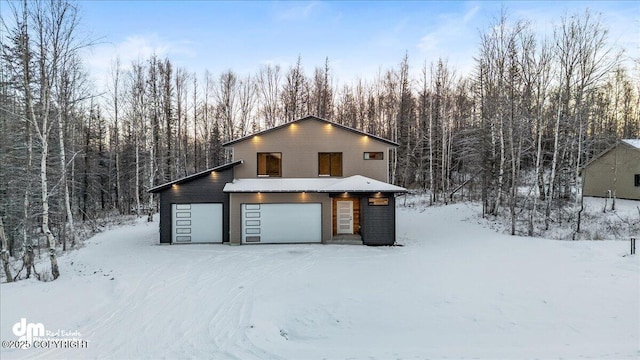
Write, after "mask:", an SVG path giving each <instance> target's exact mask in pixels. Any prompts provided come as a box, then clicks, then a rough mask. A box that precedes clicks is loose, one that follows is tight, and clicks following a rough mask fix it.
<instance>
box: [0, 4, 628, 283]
mask: <svg viewBox="0 0 640 360" xmlns="http://www.w3.org/2000/svg"><path fill="white" fill-rule="evenodd" d="M9 4H11V6H12V7H13V8H12V9H11V10H12V11H11V14H12V15H11V16H12V18H11V19H2V22H1V24H0V25H1V26H2V32H1V36H2V38H1V41H2V52H1V60H0V84H1V87H0V219H1V220H2V222H0V236H1V237H2V240H3V241H2V257H3V259H4V260H5V264H6V261H8V259H9V257H10V256H11V257H13V258H21V259H23V263H24V268H25V269H24V271H23V275H24V274H25V272H28V274H30V271H31V269H32V267H33V266H32V264H33V257H34V253H39V252H40V251H46V252H47V254H48V255H49V257H50V259H51V264H52V268H51V274H50V275H51V276H50V277H51V278H54V279H55V278H57V277H58V276H59V272H58V270H57V265H56V254H59V253H60V251H66V250H68V249H72V248H74V247H77V246H80V245H81V242H82V239H83V238H84V237H86V236H88V235H89V234H90V233H92V232H95V231H100V228H101V226H102V225H103V224H104V221H105V219H108V218H112V217H114V216H117V215H118V214H131V213H137V214H138V215H143V214H146V213H147V212H149V211H155V208H156V205H155V203H154V199H153V197H152V196H151V195H150V194H148V193H147V192H146V190H147V189H149V188H151V187H153V186H155V185H158V184H161V183H163V182H166V181H169V180H172V179H176V178H179V177H182V176H185V175H187V174H191V173H194V172H197V171H201V170H204V169H207V168H211V167H214V166H216V165H219V164H222V163H224V162H226V161H228V160H229V159H228V154H226V153H225V151H224V149H223V148H222V146H221V144H222V143H224V142H225V141H228V140H230V139H233V138H236V137H239V136H244V135H248V134H251V133H253V132H255V131H258V130H263V129H266V128H270V127H273V126H276V125H280V124H282V123H284V122H287V121H291V120H294V119H297V118H300V117H303V116H305V115H316V116H319V117H322V118H325V119H328V120H332V121H335V122H338V123H341V124H344V125H347V126H350V127H353V128H356V129H360V130H364V131H366V132H369V133H371V134H375V135H378V136H382V137H385V138H388V139H391V140H394V141H396V142H398V143H399V144H400V146H399V147H398V149H397V150H396V151H394V152H393V153H392V154H391V157H390V159H391V162H390V163H391V164H390V166H391V169H390V171H391V174H392V181H393V182H394V183H395V184H398V185H401V186H405V187H408V188H411V189H416V190H419V191H424V192H426V193H428V194H430V202H431V203H433V204H435V203H439V204H441V203H445V204H446V203H448V202H450V201H460V200H461V199H464V200H477V201H481V202H482V204H483V211H484V214H485V215H486V216H501V217H504V218H508V219H509V220H510V222H511V232H512V234H522V235H535V234H536V232H537V231H538V230H539V229H544V228H548V227H549V225H550V223H566V224H567V225H566V226H571V227H573V229H574V231H575V232H576V233H578V232H579V231H580V216H579V214H580V208H581V199H580V196H579V192H577V191H576V189H578V190H579V189H580V181H581V179H580V176H579V175H580V169H581V167H582V166H583V165H584V164H585V163H586V162H588V161H589V160H590V159H591V158H593V157H594V156H595V155H597V154H598V153H600V152H601V151H603V150H604V149H606V148H607V147H609V146H611V145H612V144H613V143H614V142H615V141H616V140H617V139H620V138H637V137H639V136H640V69H639V67H640V59H632V58H629V57H628V56H627V55H626V54H625V53H624V49H619V48H617V47H615V44H613V43H612V41H611V40H610V39H609V38H608V32H607V26H606V24H605V23H603V21H602V19H601V17H600V16H599V15H598V14H595V13H592V12H589V11H587V10H582V11H580V12H577V13H574V14H567V16H566V17H562V18H559V19H556V21H555V23H556V26H555V29H554V31H553V34H552V36H549V37H543V36H541V35H540V34H536V33H535V32H534V31H533V29H532V26H531V24H530V23H529V22H528V21H527V19H514V18H512V17H511V16H510V15H509V14H507V13H498V14H496V18H495V20H494V22H493V24H492V26H490V27H488V28H486V29H484V30H483V31H480V32H479V34H478V37H479V44H480V46H479V48H478V49H477V50H478V51H477V58H475V59H474V60H475V68H474V70H473V71H472V72H470V73H460V72H459V71H457V70H456V69H454V68H452V67H451V66H449V65H448V63H447V60H446V59H439V58H438V54H433V58H429V59H424V61H423V64H424V65H423V66H422V68H421V69H410V68H409V63H410V62H409V58H408V57H407V56H406V55H404V54H398V65H397V66H395V67H393V68H389V69H383V70H381V71H380V72H379V73H378V74H377V75H375V76H373V77H371V78H363V79H357V80H355V81H353V82H351V83H336V82H335V81H334V79H333V75H332V69H331V59H327V60H326V62H325V63H324V64H317V66H316V67H314V68H313V69H308V68H306V69H305V68H304V67H303V65H302V60H303V59H304V54H301V55H300V57H299V58H298V61H297V63H296V64H295V65H294V66H290V67H287V68H283V67H281V66H278V65H266V66H263V67H261V68H259V69H256V70H255V72H254V73H253V74H251V75H247V76H245V75H239V74H237V73H235V72H234V71H233V70H228V71H226V72H224V73H221V74H214V73H209V72H206V73H204V74H196V73H193V72H191V71H190V70H189V69H184V68H180V67H175V66H174V64H173V63H172V60H171V59H168V58H158V57H155V56H154V57H151V58H149V59H144V60H140V61H138V62H135V63H132V64H127V66H126V69H128V70H124V68H125V67H123V66H122V65H123V64H121V63H120V62H119V61H118V60H114V61H113V65H112V69H113V70H112V73H111V76H110V79H109V85H108V89H107V90H106V92H105V91H103V89H97V88H96V86H95V85H93V84H92V83H91V82H90V81H89V80H88V79H89V77H88V74H87V70H86V68H85V66H84V64H83V59H82V57H81V54H82V51H83V50H84V49H85V48H87V47H90V46H91V45H92V39H88V38H86V37H85V35H84V34H82V33H80V31H79V24H80V21H81V16H80V14H79V13H78V10H77V8H76V5H75V4H74V3H72V2H68V1H67V0H51V1H39V2H28V3H9ZM372 61H375V60H372ZM229 67H230V68H232V67H233V64H229ZM412 74H420V75H419V76H415V75H412ZM3 233H4V236H3V235H2V234H3ZM5 270H6V271H10V270H9V269H8V267H7V266H5ZM13 276H15V274H13ZM7 278H8V279H11V278H12V275H7Z"/></svg>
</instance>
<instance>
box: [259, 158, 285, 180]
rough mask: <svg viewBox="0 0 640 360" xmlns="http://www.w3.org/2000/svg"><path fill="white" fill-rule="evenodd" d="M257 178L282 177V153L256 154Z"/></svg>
mask: <svg viewBox="0 0 640 360" xmlns="http://www.w3.org/2000/svg"><path fill="white" fill-rule="evenodd" d="M258 176H276V177H278V176H282V153H279V152H278V153H276V152H272V153H258Z"/></svg>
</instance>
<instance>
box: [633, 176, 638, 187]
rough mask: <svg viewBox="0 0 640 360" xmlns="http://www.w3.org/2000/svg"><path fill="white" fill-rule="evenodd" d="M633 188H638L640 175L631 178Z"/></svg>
mask: <svg viewBox="0 0 640 360" xmlns="http://www.w3.org/2000/svg"><path fill="white" fill-rule="evenodd" d="M633 184H634V186H640V174H635V175H634V177H633Z"/></svg>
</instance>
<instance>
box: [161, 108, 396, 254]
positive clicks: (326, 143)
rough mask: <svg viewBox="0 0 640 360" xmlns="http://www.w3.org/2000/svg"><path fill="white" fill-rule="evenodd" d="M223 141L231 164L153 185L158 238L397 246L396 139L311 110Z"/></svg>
mask: <svg viewBox="0 0 640 360" xmlns="http://www.w3.org/2000/svg"><path fill="white" fill-rule="evenodd" d="M224 146H225V147H226V148H227V149H231V150H232V151H233V162H231V163H229V164H225V165H222V166H219V167H216V168H212V169H208V170H205V171H202V172H199V173H197V174H193V175H190V176H187V177H185V178H182V179H178V180H174V181H172V182H169V183H166V184H162V185H159V186H156V187H154V188H153V189H150V190H149V191H150V192H151V193H157V194H159V196H160V243H163V244H177V243H191V244H193V243H228V244H237V245H240V244H273V243H324V244H331V243H345V242H346V243H359V244H365V245H393V244H394V243H395V240H396V221H395V215H396V212H395V196H396V194H398V193H405V192H406V189H404V188H402V187H399V186H395V185H392V184H389V183H388V181H389V152H390V149H393V148H395V147H397V146H398V144H397V143H395V142H393V141H390V140H387V139H383V138H381V137H378V136H375V135H372V134H368V133H365V132H362V131H360V130H357V129H353V128H350V127H347V126H344V125H341V124H337V123H333V122H331V121H328V120H324V119H320V118H317V117H314V116H307V117H305V118H302V119H298V120H295V121H292V122H289V123H286V124H283V125H280V126H277V127H275V128H272V129H268V130H265V131H261V132H259V133H256V134H253V135H249V136H246V137H243V138H240V139H236V140H232V141H229V142H227V143H226V144H224Z"/></svg>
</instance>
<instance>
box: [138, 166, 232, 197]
mask: <svg viewBox="0 0 640 360" xmlns="http://www.w3.org/2000/svg"><path fill="white" fill-rule="evenodd" d="M240 164H242V160H238V161H234V162H231V163H228V164H224V165H220V166H216V167H214V168H211V169H207V170H204V171H201V172H199V173H195V174H192V175H189V176H185V177H183V178H180V179H177V180H173V181H170V182H168V183H165V184H162V185H158V186H155V187H153V188H151V189H149V190H148V191H147V192H150V193H157V192H160V191H162V190H164V189H168V188H170V187H171V186H172V185H174V184H183V183H186V182H189V181H191V180H195V179H198V178H201V177H204V176H207V175H209V174H211V173H212V172H216V171H224V170H227V169H231V168H232V167H234V166H236V165H240Z"/></svg>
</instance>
